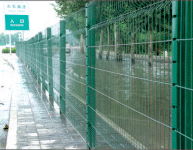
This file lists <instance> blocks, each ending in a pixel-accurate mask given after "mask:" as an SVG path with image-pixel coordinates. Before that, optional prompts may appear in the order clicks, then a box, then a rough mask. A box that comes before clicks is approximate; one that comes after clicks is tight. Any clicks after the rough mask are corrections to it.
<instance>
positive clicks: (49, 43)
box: [47, 28, 53, 98]
mask: <svg viewBox="0 0 193 150" xmlns="http://www.w3.org/2000/svg"><path fill="white" fill-rule="evenodd" d="M51 37H52V35H51V28H47V49H48V86H49V88H48V89H49V94H50V96H51V97H52V98H53V70H52V40H51Z"/></svg>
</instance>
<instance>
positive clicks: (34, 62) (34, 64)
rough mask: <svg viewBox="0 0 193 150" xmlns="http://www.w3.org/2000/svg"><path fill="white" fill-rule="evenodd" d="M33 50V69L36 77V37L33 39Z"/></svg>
mask: <svg viewBox="0 0 193 150" xmlns="http://www.w3.org/2000/svg"><path fill="white" fill-rule="evenodd" d="M31 49H32V53H33V62H32V63H33V65H32V68H33V70H32V71H33V74H34V75H36V73H35V72H36V57H35V56H36V55H35V54H36V53H35V52H36V51H35V48H34V37H32V38H31Z"/></svg>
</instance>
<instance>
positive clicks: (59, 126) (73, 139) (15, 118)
mask: <svg viewBox="0 0 193 150" xmlns="http://www.w3.org/2000/svg"><path fill="white" fill-rule="evenodd" d="M8 61H9V62H10V64H12V65H13V67H14V73H13V87H12V101H11V108H10V109H11V111H10V121H9V126H10V128H9V132H8V138H7V146H6V148H7V149H72V148H73V149H74V148H78V149H85V148H86V143H85V141H84V139H83V138H82V137H81V136H80V135H79V134H78V133H77V131H76V130H75V129H74V128H73V127H72V125H71V124H70V123H69V122H68V120H66V118H65V117H64V116H63V115H61V114H60V113H59V108H58V107H57V105H56V104H55V103H54V102H53V100H51V99H50V98H48V96H47V95H46V93H45V92H44V91H43V90H42V89H41V86H40V85H39V84H38V83H37V81H36V79H35V78H34V76H33V75H32V73H31V72H30V71H29V70H28V69H27V68H26V67H25V66H24V64H23V63H21V61H20V60H19V59H18V58H17V56H15V55H12V56H10V57H9V60H8Z"/></svg>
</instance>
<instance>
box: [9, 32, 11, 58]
mask: <svg viewBox="0 0 193 150" xmlns="http://www.w3.org/2000/svg"><path fill="white" fill-rule="evenodd" d="M9 43H10V54H11V31H10V32H9Z"/></svg>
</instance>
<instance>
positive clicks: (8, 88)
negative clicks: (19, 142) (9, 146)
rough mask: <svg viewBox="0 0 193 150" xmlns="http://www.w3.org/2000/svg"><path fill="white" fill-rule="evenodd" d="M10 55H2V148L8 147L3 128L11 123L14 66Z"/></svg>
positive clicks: (0, 128)
mask: <svg viewBox="0 0 193 150" xmlns="http://www.w3.org/2000/svg"><path fill="white" fill-rule="evenodd" d="M7 56H8V55H4V56H2V55H0V149H5V148H6V141H7V131H4V130H3V127H4V126H5V124H9V109H10V104H11V103H10V102H11V96H12V75H13V72H14V68H12V66H10V64H9V63H8V62H7Z"/></svg>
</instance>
